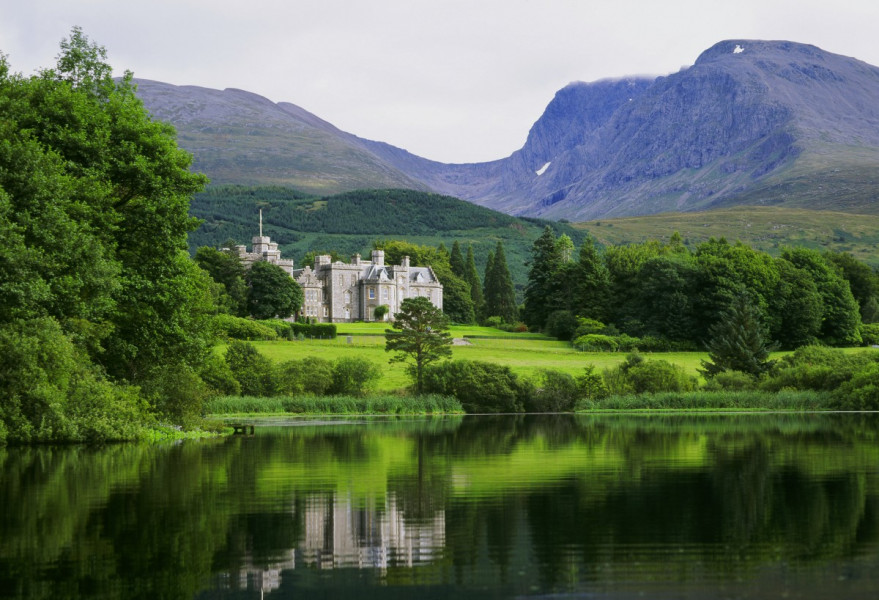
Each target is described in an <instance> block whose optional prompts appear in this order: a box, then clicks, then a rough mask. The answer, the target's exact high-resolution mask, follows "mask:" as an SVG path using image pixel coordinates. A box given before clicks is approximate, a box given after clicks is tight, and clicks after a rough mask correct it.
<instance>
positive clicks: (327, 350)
mask: <svg viewBox="0 0 879 600" xmlns="http://www.w3.org/2000/svg"><path fill="white" fill-rule="evenodd" d="M385 327H386V325H384V324H381V323H340V324H339V336H338V337H337V338H336V339H334V340H304V341H293V342H290V341H273V342H253V344H254V346H256V348H257V349H259V351H260V352H262V353H263V354H265V355H266V356H267V357H268V358H270V359H271V360H273V361H278V362H280V361H285V360H294V359H301V358H305V357H306V356H319V357H321V358H325V359H327V360H335V359H336V358H339V357H340V356H352V355H353V356H360V357H362V358H366V359H368V360H371V361H373V362H374V363H376V364H378V365H379V366H380V367H381V369H382V378H381V379H380V380H379V382H378V385H377V391H380V392H388V391H394V390H398V389H401V388H405V387H406V386H408V385H409V383H410V380H409V376H408V375H407V373H406V368H405V365H403V364H401V363H393V364H390V363H389V362H388V360H389V359H390V358H391V356H392V355H391V354H390V353H388V352H385V338H384V336H383V335H382V334H383V333H384V330H385ZM450 331H451V334H452V336H453V337H455V338H465V336H467V337H466V340H467V341H468V342H469V344H468V345H455V346H453V347H452V357H453V358H454V359H467V360H479V361H485V362H492V363H497V364H502V365H506V366H508V367H510V368H511V369H512V370H513V371H514V372H515V373H516V374H518V375H522V376H531V375H534V374H536V373H537V372H539V371H540V370H542V369H553V370H556V371H561V372H563V373H569V374H570V375H574V376H577V375H580V374H581V373H582V372H583V368H584V367H586V366H588V365H590V364H592V365H595V367H596V368H597V369H598V370H599V371H600V370H603V369H606V368H609V367H613V366H614V365H617V364H619V363H621V362H622V361H623V360H625V358H626V353H623V352H578V351H576V350H574V349H573V348H572V347H571V345H570V344H569V343H567V342H559V341H557V340H555V339H554V338H550V337H546V336H543V335H540V334H533V333H531V334H529V333H526V334H521V333H518V334H517V333H508V332H504V331H500V330H498V329H494V328H490V327H477V326H471V325H468V326H453V327H452V328H451V329H450ZM644 355H645V357H647V358H657V359H659V358H661V359H663V360H667V361H669V362H671V363H675V364H678V365H681V366H683V367H684V368H685V369H686V370H687V372H689V373H692V374H694V375H697V374H698V371H697V369H698V367H699V365H700V361H701V360H702V359H704V358H707V356H708V355H707V353H705V352H667V353H645V354H644Z"/></svg>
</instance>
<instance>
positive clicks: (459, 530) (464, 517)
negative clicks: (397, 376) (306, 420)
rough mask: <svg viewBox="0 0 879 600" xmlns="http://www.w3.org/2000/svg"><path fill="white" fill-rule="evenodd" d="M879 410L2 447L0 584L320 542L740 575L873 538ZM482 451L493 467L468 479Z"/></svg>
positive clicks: (257, 560) (261, 561)
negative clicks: (464, 484) (466, 482)
mask: <svg viewBox="0 0 879 600" xmlns="http://www.w3.org/2000/svg"><path fill="white" fill-rule="evenodd" d="M853 417H854V416H853ZM876 422H877V420H876V419H875V418H852V419H848V418H840V417H820V418H812V417H802V416H795V417H788V416H784V417H780V418H776V417H755V418H737V417H729V416H727V417H709V418H689V417H685V418H682V419H678V418H669V417H636V416H635V417H633V416H611V417H606V418H597V417H574V416H570V415H555V416H548V417H539V418H538V417H533V416H513V417H503V416H492V417H473V418H471V417H465V418H460V419H456V420H451V421H436V422H433V423H428V422H417V423H416V427H414V428H411V429H410V428H409V427H408V425H407V424H406V423H404V422H388V423H386V424H383V425H378V424H369V425H366V426H353V427H352V426H330V427H324V428H321V427H310V428H302V429H300V430H296V428H288V429H285V430H283V431H280V432H278V433H277V435H275V434H272V435H267V434H266V435H263V434H259V435H256V436H254V437H247V438H244V437H236V438H232V439H227V440H220V441H215V442H203V443H192V444H190V443H185V444H180V445H175V446H137V445H125V446H111V447H107V448H101V449H85V448H62V449H53V448H23V449H6V450H0V506H2V507H3V510H2V511H0V589H3V590H14V591H13V592H12V596H13V597H16V596H18V597H32V596H42V595H47V593H48V590H49V589H50V588H51V589H54V590H60V589H64V588H69V589H73V590H91V591H92V592H93V593H92V594H91V595H104V596H107V597H114V596H116V597H126V598H127V597H138V596H141V597H157V596H162V597H172V598H173V597H179V598H190V597H192V596H193V595H194V594H195V593H196V592H197V591H198V589H199V587H200V586H203V585H204V582H205V581H207V580H209V578H210V575H211V573H217V572H223V573H227V574H235V573H244V572H249V571H252V570H256V571H260V570H263V571H266V572H267V571H268V570H271V569H275V570H276V571H278V574H277V575H276V577H280V571H279V569H280V568H281V567H282V566H283V568H284V569H292V570H296V571H301V570H302V569H311V568H317V566H318V565H319V564H320V561H318V560H317V559H316V558H315V559H312V558H309V556H317V551H319V552H320V553H321V554H322V555H323V556H325V557H326V556H329V555H332V556H333V558H332V561H331V562H330V564H329V565H328V566H339V565H343V564H349V563H346V562H345V560H347V559H344V558H343V557H344V556H355V555H356V556H357V557H358V558H357V564H358V565H362V566H364V567H366V566H370V565H372V566H381V565H385V566H383V567H381V568H387V573H386V577H387V581H402V580H404V579H405V577H403V576H401V572H402V571H401V569H407V568H409V567H408V566H407V564H420V565H421V567H419V568H431V569H433V571H432V573H434V576H435V577H437V578H442V577H452V578H454V580H455V581H457V582H460V583H473V582H474V581H480V582H482V581H488V580H490V579H496V580H499V581H501V582H507V583H509V584H510V585H511V586H513V585H514V584H515V582H518V581H522V580H523V578H524V579H527V580H528V581H530V582H531V583H536V584H538V585H539V586H540V588H541V589H545V590H551V589H562V588H565V587H566V586H570V585H571V584H572V582H574V583H576V582H577V581H580V582H583V581H608V580H609V578H612V577H614V576H615V575H611V574H608V571H607V568H608V567H607V565H612V566H613V568H614V569H617V574H619V572H622V571H623V570H625V569H626V568H635V566H634V565H636V564H638V565H640V566H639V568H652V569H655V575H656V576H657V577H659V578H662V577H672V576H674V577H680V578H683V579H686V578H698V577H702V576H704V575H705V573H706V572H710V573H712V574H713V576H716V577H730V578H732V577H733V576H741V575H742V574H744V573H748V572H753V571H755V570H756V569H757V568H758V567H761V566H765V565H769V564H777V563H778V562H779V561H788V562H795V563H798V564H802V563H808V562H819V561H829V560H831V559H838V558H846V557H851V556H856V555H858V554H859V553H862V552H863V551H864V549H866V548H872V547H875V545H876V544H877V543H879V516H877V515H879V510H877V509H879V487H877V473H876V470H875V469H876V464H879V448H877V444H876V440H877V439H879V435H877V428H876ZM486 461H490V464H491V465H492V466H491V470H492V473H491V474H492V480H491V484H490V485H479V484H480V483H482V482H479V481H472V482H471V483H473V484H474V485H473V491H472V493H464V491H466V489H467V488H461V487H456V485H457V483H456V480H455V478H456V477H461V476H462V474H463V475H467V474H472V473H482V472H484V471H480V468H483V467H484V465H485V464H486ZM534 474H537V475H542V477H535V478H532V477H533V475H534ZM462 490H464V491H462ZM309 544H311V546H309ZM438 545H440V546H441V547H440V548H438V547H437V546H438ZM308 548H313V549H316V550H315V552H316V553H314V554H312V555H308V554H307V553H306V550H307V549H308ZM656 548H680V549H682V551H683V554H682V555H681V556H680V557H678V556H675V557H667V556H664V555H658V554H657V553H656ZM392 549H400V550H399V552H400V553H401V554H397V555H394V552H397V550H393V552H389V550H392ZM309 551H310V550H309ZM406 552H408V553H409V555H410V556H413V557H416V558H415V559H414V560H412V561H410V562H409V563H407V561H406V560H403V559H401V558H400V557H401V556H403V554H404V553H406ZM382 553H384V554H382ZM337 559H339V560H337ZM397 559H399V560H397ZM352 564H353V563H352ZM47 565H55V567H53V568H51V569H49V573H50V574H51V577H55V578H56V579H57V581H55V582H48V583H45V582H44V583H39V581H40V578H41V577H43V576H44V573H45V571H46V569H47ZM61 565H63V568H62V567H61ZM430 565H433V567H431V566H430ZM669 565H672V566H673V568H671V567H669ZM321 566H323V565H321ZM666 567H669V568H666ZM520 573H525V574H526V575H524V576H523V575H520ZM233 580H234V581H237V582H238V583H236V584H235V585H246V580H244V579H237V580H236V579H235V578H231V579H229V581H233ZM229 585H232V584H229ZM44 592H46V593H44ZM98 592H100V593H98ZM74 595H75V594H74ZM83 595H89V594H83Z"/></svg>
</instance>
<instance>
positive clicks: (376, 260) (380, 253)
mask: <svg viewBox="0 0 879 600" xmlns="http://www.w3.org/2000/svg"><path fill="white" fill-rule="evenodd" d="M372 264H373V265H375V266H376V267H383V266H385V251H384V250H373V251H372Z"/></svg>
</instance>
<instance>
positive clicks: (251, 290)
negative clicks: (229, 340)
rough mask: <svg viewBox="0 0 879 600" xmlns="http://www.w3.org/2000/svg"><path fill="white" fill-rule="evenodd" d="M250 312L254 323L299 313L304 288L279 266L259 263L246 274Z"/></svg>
mask: <svg viewBox="0 0 879 600" xmlns="http://www.w3.org/2000/svg"><path fill="white" fill-rule="evenodd" d="M247 287H248V290H247V310H248V312H249V313H250V314H251V316H253V318H255V319H271V318H272V317H278V318H281V319H285V318H287V317H289V316H290V315H292V314H293V313H294V312H296V311H298V310H299V307H300V306H302V302H303V299H304V296H303V294H302V288H301V287H299V284H298V283H296V281H295V280H294V279H293V278H292V277H290V275H289V274H288V273H287V272H286V271H285V270H284V269H282V268H281V267H279V266H278V265H273V264H272V263H269V262H265V261H258V262H255V263H253V264H252V265H251V266H250V269H248V271H247Z"/></svg>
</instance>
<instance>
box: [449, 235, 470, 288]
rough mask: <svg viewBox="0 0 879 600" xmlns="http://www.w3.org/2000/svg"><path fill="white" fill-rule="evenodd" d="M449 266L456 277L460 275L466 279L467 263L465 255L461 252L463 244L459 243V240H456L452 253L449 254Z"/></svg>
mask: <svg viewBox="0 0 879 600" xmlns="http://www.w3.org/2000/svg"><path fill="white" fill-rule="evenodd" d="M449 266H450V267H451V268H452V273H454V275H455V276H456V277H460V278H461V279H464V280H465V281H466V279H467V264H466V263H465V262H464V255H463V254H461V244H459V243H458V240H455V243H454V244H452V253H451V254H450V255H449Z"/></svg>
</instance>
